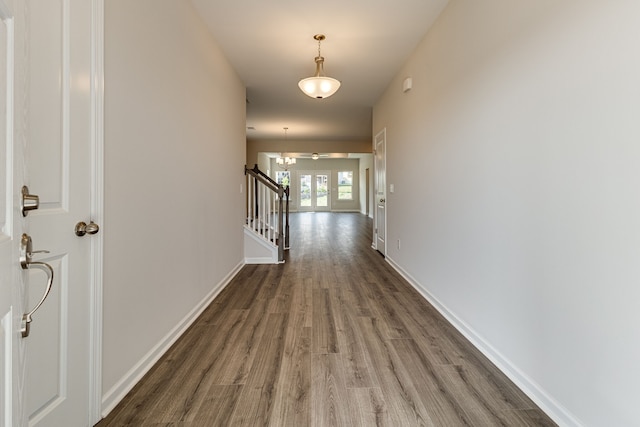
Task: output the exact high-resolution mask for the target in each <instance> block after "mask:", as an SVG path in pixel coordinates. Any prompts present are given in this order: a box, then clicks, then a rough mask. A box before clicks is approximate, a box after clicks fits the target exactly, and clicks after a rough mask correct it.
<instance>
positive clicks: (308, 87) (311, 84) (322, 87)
mask: <svg viewBox="0 0 640 427" xmlns="http://www.w3.org/2000/svg"><path fill="white" fill-rule="evenodd" d="M313 38H314V40H317V41H318V56H316V59H315V61H316V74H315V75H314V76H313V77H307V78H306V79H302V80H300V81H299V82H298V87H300V90H302V92H304V94H305V95H307V96H310V97H311V98H316V99H322V98H328V97H330V96H331V95H333V94H334V93H336V92H337V91H338V89H339V88H340V82H339V81H338V80H336V79H334V78H331V77H327V76H325V75H324V58H323V57H322V55H321V54H320V42H322V40H324V39H325V38H326V37H325V36H324V34H316V35H315V36H313Z"/></svg>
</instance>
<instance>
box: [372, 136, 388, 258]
mask: <svg viewBox="0 0 640 427" xmlns="http://www.w3.org/2000/svg"><path fill="white" fill-rule="evenodd" d="M379 138H382V143H383V144H384V146H385V148H384V157H383V158H382V163H384V174H385V184H384V185H385V187H384V188H383V189H382V190H383V197H384V198H385V199H386V194H387V192H386V174H387V128H386V127H385V128H383V129H382V130H381V131H380V132H378V133H377V134H376V135H375V136H374V137H373V141H372V142H373V154H374V155H373V167H374V172H373V174H374V175H373V176H374V184H373V192H374V195H375V198H374V204H373V205H374V206H373V242H371V247H372V248H373V249H375V250H378V251H380V248H378V228H379V227H378V203H377V200H378V186H379V182H378V170H377V168H376V165H377V152H376V150H377V141H378V139H379ZM383 227H384V245H385V247H384V248H382V251H380V252H381V253H382V254H383V255H384V256H385V257H386V253H387V248H386V246H387V209H386V200H385V214H384V224H383Z"/></svg>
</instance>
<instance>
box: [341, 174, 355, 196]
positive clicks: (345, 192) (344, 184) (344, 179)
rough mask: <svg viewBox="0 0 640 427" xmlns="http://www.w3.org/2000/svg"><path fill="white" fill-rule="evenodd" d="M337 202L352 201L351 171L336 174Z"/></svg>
mask: <svg viewBox="0 0 640 427" xmlns="http://www.w3.org/2000/svg"><path fill="white" fill-rule="evenodd" d="M338 200H353V171H346V172H338Z"/></svg>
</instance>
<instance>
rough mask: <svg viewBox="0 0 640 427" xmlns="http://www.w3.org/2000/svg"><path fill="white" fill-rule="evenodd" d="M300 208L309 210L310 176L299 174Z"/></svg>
mask: <svg viewBox="0 0 640 427" xmlns="http://www.w3.org/2000/svg"><path fill="white" fill-rule="evenodd" d="M298 200H300V208H303V209H311V175H308V174H300V197H299V198H298Z"/></svg>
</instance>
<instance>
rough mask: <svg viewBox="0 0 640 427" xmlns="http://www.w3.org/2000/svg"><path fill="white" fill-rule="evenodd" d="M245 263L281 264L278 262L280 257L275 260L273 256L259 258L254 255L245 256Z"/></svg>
mask: <svg viewBox="0 0 640 427" xmlns="http://www.w3.org/2000/svg"><path fill="white" fill-rule="evenodd" d="M244 263H245V264H280V263H279V262H278V259H277V257H276V259H275V260H274V259H273V258H267V257H264V258H257V257H252V258H245V259H244Z"/></svg>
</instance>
